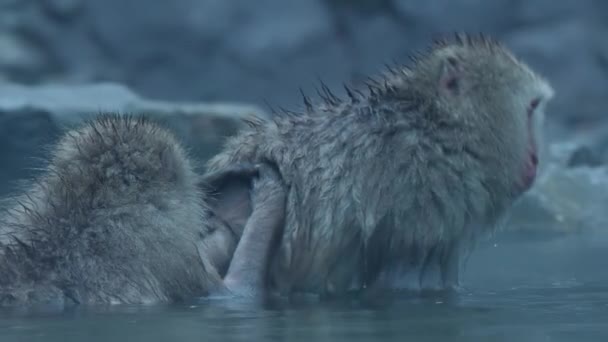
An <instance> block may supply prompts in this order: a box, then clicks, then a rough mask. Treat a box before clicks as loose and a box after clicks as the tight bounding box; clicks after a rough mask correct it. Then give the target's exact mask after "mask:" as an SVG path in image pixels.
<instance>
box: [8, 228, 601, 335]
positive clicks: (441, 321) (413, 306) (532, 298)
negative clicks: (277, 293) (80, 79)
mask: <svg viewBox="0 0 608 342" xmlns="http://www.w3.org/2000/svg"><path fill="white" fill-rule="evenodd" d="M589 241H591V240H576V241H573V240H568V241H563V240H561V241H555V242H544V243H540V244H539V243H538V242H528V243H524V244H516V245H513V244H506V245H489V247H486V248H483V249H481V250H480V251H479V252H476V253H475V254H474V255H473V256H472V257H471V260H470V266H469V267H468V268H467V273H466V277H465V279H466V282H465V285H466V289H465V290H463V291H462V292H461V293H458V294H453V293H452V294H445V293H433V294H425V295H411V294H405V293H402V294H391V295H387V296H383V297H382V298H375V299H373V300H369V301H360V300H355V299H354V298H351V299H342V300H339V301H338V300H336V301H329V302H328V301H324V302H319V301H318V300H316V299H314V298H299V299H296V300H293V301H291V302H287V301H286V300H270V301H267V302H265V303H262V304H260V303H247V302H226V301H223V300H206V301H201V302H197V303H191V304H187V305H185V304H184V305H169V306H166V305H159V306H148V307H141V306H115V307H111V308H76V309H72V310H68V311H64V312H61V313H57V312H46V313H45V312H40V311H39V312H30V313H23V312H10V311H3V312H0V341H1V342H9V341H45V342H55V341H57V342H59V341H91V342H96V341H146V342H148V341H283V340H288V341H313V342H321V341H350V342H354V341H437V342H439V341H442V342H443V341H484V342H492V341H515V342H540V341H556V342H558V341H559V342H561V341H575V342H582V341H597V342H602V341H608V279H606V276H605V274H606V272H604V269H605V268H604V267H603V265H605V261H606V260H608V258H607V257H608V252H606V248H605V247H604V246H606V245H604V244H592V245H589ZM593 241H596V240H593Z"/></svg>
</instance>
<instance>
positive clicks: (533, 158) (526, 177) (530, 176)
mask: <svg viewBox="0 0 608 342" xmlns="http://www.w3.org/2000/svg"><path fill="white" fill-rule="evenodd" d="M537 169H538V156H537V155H536V153H534V152H532V153H530V154H529V158H528V160H527V161H526V164H525V166H524V172H523V177H522V182H521V183H522V184H521V185H522V188H523V189H522V190H523V191H527V190H529V189H530V188H531V187H532V185H534V181H535V180H536V173H537Z"/></svg>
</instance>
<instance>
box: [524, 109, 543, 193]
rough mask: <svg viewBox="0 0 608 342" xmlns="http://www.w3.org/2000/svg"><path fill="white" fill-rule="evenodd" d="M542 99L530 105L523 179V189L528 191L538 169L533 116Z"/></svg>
mask: <svg viewBox="0 0 608 342" xmlns="http://www.w3.org/2000/svg"><path fill="white" fill-rule="evenodd" d="M539 102H540V100H539V99H534V100H532V102H530V106H529V107H528V155H527V158H526V162H525V164H524V170H523V174H522V179H521V185H522V188H523V191H527V190H528V189H530V188H531V187H532V185H533V184H534V180H535V179H536V171H537V169H538V151H537V147H536V142H535V141H534V131H533V127H532V126H533V122H532V117H533V114H534V111H535V110H536V107H538V104H539Z"/></svg>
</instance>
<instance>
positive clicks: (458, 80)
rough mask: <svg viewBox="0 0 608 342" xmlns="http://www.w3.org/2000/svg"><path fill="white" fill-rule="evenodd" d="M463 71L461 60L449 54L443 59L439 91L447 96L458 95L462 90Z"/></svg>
mask: <svg viewBox="0 0 608 342" xmlns="http://www.w3.org/2000/svg"><path fill="white" fill-rule="evenodd" d="M462 83H463V71H462V65H461V64H460V61H459V60H458V58H457V57H455V56H447V57H445V58H444V60H443V61H442V66H441V75H440V77H439V84H438V87H439V93H440V94H441V95H445V96H456V95H459V94H460V93H461V91H462V86H463V84H462Z"/></svg>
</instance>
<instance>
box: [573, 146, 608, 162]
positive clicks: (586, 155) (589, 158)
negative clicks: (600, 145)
mask: <svg viewBox="0 0 608 342" xmlns="http://www.w3.org/2000/svg"><path fill="white" fill-rule="evenodd" d="M602 164H604V160H602V156H601V155H600V154H599V153H598V152H597V151H594V150H593V149H591V147H589V146H581V147H579V148H577V149H576V150H575V151H574V152H572V155H571V156H570V159H568V164H567V166H568V167H580V166H590V167H596V166H600V165H602Z"/></svg>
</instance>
